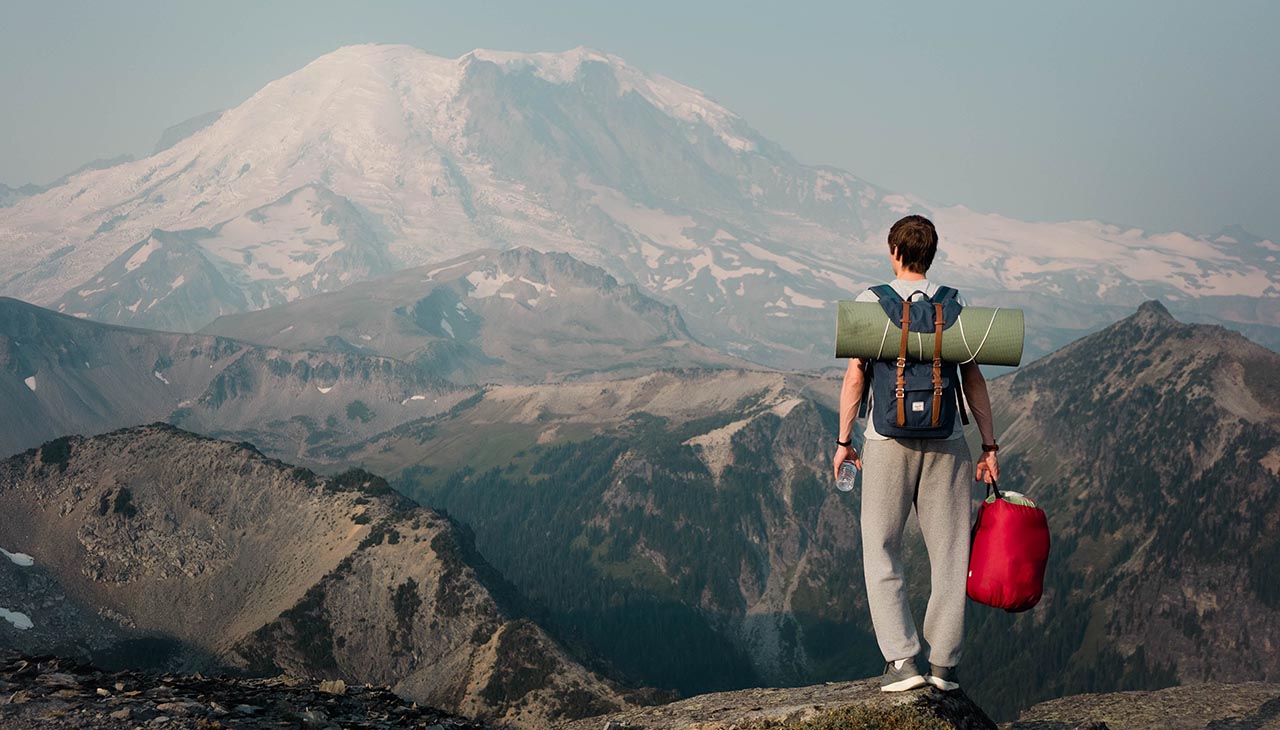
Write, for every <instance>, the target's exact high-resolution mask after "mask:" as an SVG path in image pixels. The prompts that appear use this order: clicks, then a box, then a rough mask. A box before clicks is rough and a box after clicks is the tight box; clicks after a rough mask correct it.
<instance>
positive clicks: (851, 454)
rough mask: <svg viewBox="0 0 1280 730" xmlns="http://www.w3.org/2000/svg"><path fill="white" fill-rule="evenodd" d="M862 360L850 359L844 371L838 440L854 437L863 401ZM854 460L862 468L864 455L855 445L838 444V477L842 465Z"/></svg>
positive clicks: (849, 439) (836, 466) (836, 457)
mask: <svg viewBox="0 0 1280 730" xmlns="http://www.w3.org/2000/svg"><path fill="white" fill-rule="evenodd" d="M862 383H863V374H862V361H861V360H859V359H858V358H856V357H854V358H850V359H849V367H848V369H846V370H845V371H844V383H843V384H842V385H841V386H840V433H839V436H838V438H837V439H836V440H837V441H851V440H852V439H853V422H854V420H856V419H857V418H858V404H859V403H861V402H862ZM846 461H852V462H853V464H854V466H856V467H857V468H858V469H862V457H860V456H858V452H857V450H856V449H854V448H853V446H837V447H836V456H835V461H834V464H833V466H834V468H835V474H836V477H837V478H839V476H840V465H841V464H843V463H844V462H846Z"/></svg>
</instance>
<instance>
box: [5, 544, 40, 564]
mask: <svg viewBox="0 0 1280 730" xmlns="http://www.w3.org/2000/svg"><path fill="white" fill-rule="evenodd" d="M0 554H3V555H4V556H5V557H6V558H8V559H9V562H11V563H13V564H14V565H20V566H22V567H24V568H30V567H31V566H33V565H35V564H36V560H35V558H33V557H31V556H30V555H27V554H26V553H11V552H9V551H8V550H5V549H4V548H0Z"/></svg>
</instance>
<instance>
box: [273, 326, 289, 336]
mask: <svg viewBox="0 0 1280 730" xmlns="http://www.w3.org/2000/svg"><path fill="white" fill-rule="evenodd" d="M291 329H293V325H289V326H288V327H285V328H284V329H282V330H280V331H279V332H277V333H276V334H278V335H282V334H284V333H285V332H288V331H289V330H291Z"/></svg>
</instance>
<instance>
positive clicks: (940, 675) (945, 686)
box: [926, 664, 960, 692]
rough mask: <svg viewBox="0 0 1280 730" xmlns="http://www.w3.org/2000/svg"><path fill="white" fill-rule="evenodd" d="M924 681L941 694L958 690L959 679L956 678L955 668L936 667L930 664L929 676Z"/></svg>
mask: <svg viewBox="0 0 1280 730" xmlns="http://www.w3.org/2000/svg"><path fill="white" fill-rule="evenodd" d="M926 679H927V680H928V681H929V684H932V685H933V686H934V687H937V688H938V689H940V690H942V691H943V692H954V691H956V690H958V689H960V678H959V677H958V676H956V668H955V667H938V666H934V665H933V664H930V665H929V676H928V677H927V678H926Z"/></svg>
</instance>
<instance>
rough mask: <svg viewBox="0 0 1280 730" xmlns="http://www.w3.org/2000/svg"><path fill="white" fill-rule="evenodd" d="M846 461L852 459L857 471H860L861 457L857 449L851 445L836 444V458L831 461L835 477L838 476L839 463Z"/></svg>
mask: <svg viewBox="0 0 1280 730" xmlns="http://www.w3.org/2000/svg"><path fill="white" fill-rule="evenodd" d="M846 461H852V462H853V465H854V466H855V467H857V469H858V471H862V457H860V456H858V450H857V449H855V448H853V447H852V446H837V447H836V458H835V460H834V461H833V463H832V467H833V469H834V471H835V477H836V479H839V478H840V465H841V464H843V463H845V462H846Z"/></svg>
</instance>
